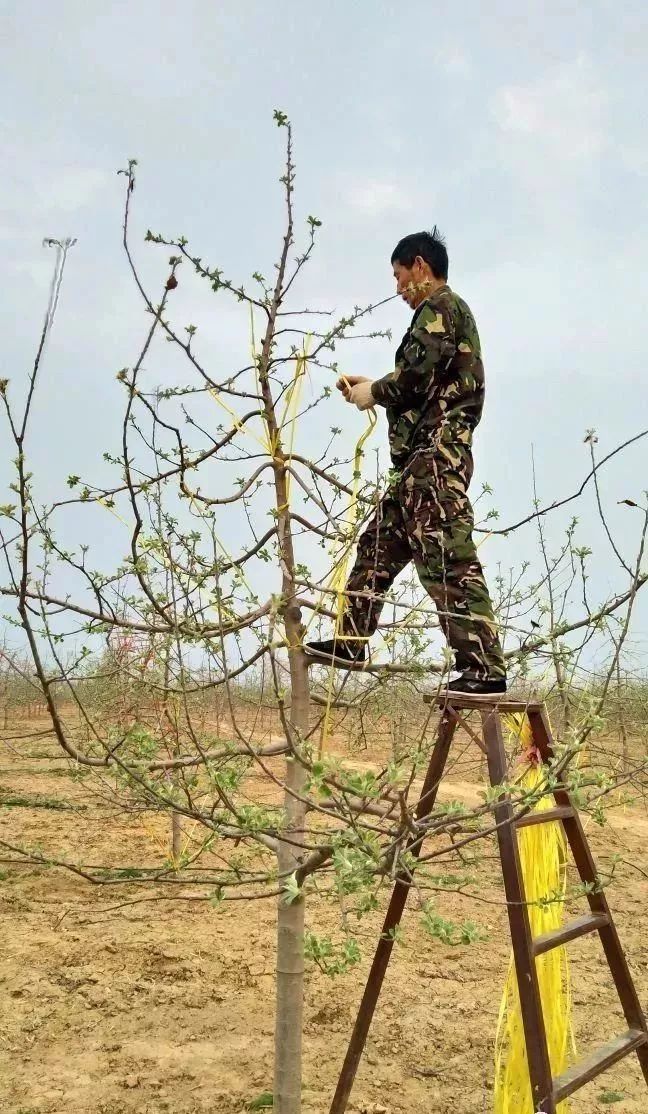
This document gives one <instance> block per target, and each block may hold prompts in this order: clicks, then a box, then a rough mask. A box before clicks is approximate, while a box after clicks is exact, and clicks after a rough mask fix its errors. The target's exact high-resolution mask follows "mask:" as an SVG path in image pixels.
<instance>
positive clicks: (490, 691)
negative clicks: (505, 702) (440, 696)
mask: <svg viewBox="0 0 648 1114" xmlns="http://www.w3.org/2000/svg"><path fill="white" fill-rule="evenodd" d="M445 687H446V689H447V691H448V692H458V693H463V694H464V695H465V696H494V695H497V694H498V693H505V692H506V677H497V678H493V679H492V680H490V681H488V680H486V681H477V680H475V678H474V677H457V680H456V681H451V682H450V684H449V685H446V686H445Z"/></svg>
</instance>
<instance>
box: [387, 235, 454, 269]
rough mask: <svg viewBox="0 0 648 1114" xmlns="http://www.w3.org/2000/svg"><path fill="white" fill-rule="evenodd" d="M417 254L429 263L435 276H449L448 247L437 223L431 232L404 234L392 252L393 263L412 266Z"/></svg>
mask: <svg viewBox="0 0 648 1114" xmlns="http://www.w3.org/2000/svg"><path fill="white" fill-rule="evenodd" d="M417 255H420V256H421V259H424V260H425V262H426V263H427V264H428V265H429V267H430V270H431V271H432V274H433V275H434V277H435V278H438V279H447V277H448V249H447V248H446V246H445V241H444V239H443V236H442V235H441V233H440V232H439V230H438V228H437V226H436V224H435V226H434V228H433V229H432V231H431V232H412V234H411V235H410V236H403V239H402V240H399V241H398V243H397V244H396V247H395V248H394V250H393V252H392V257H391V261H392V263H400V265H401V266H402V267H412V266H413V264H414V260H415V259H416V257H417Z"/></svg>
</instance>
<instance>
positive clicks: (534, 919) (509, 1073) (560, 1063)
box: [494, 715, 575, 1114]
mask: <svg viewBox="0 0 648 1114" xmlns="http://www.w3.org/2000/svg"><path fill="white" fill-rule="evenodd" d="M503 719H504V720H505V721H506V725H507V727H508V728H509V729H510V730H511V732H512V733H514V735H515V737H516V738H518V739H519V740H520V744H521V747H522V750H523V752H524V753H525V755H527V756H528V766H527V768H526V769H525V771H524V773H523V774H522V775H521V777H520V778H519V779H518V781H517V784H518V785H519V786H520V788H521V789H523V790H525V791H526V792H528V793H537V792H538V791H539V790H540V788H541V786H542V785H543V784H544V783H545V773H544V771H543V768H542V765H541V764H540V762H539V761H538V760H537V757H536V752H535V749H534V747H533V739H532V734H531V725H530V723H529V721H528V719H527V717H526V716H524V715H507V716H504V717H503ZM553 805H554V802H553V800H552V798H550V797H549V796H543V797H541V798H540V800H539V801H538V803H537V804H536V806H535V808H534V809H533V811H534V812H542V811H545V810H546V809H549V808H552V807H553ZM518 846H519V854H520V868H521V871H522V880H523V883H524V890H525V894H526V900H527V902H528V913H529V922H530V925H531V933H532V936H533V937H534V938H535V937H536V936H541V935H543V934H544V933H546V932H554V931H556V930H557V929H559V928H560V927H561V925H562V923H563V919H564V908H565V906H564V902H565V893H566V886H567V848H566V842H565V835H564V832H563V829H562V825H561V824H559V823H556V822H553V823H546V824H533V825H530V826H529V827H525V828H520V829H519V833H518ZM536 970H537V973H538V983H539V987H540V1003H541V1007H542V1013H543V1016H544V1022H545V1030H546V1035H547V1045H548V1049H549V1062H550V1064H551V1069H552V1074H553V1076H554V1078H555V1077H556V1076H557V1075H561V1074H562V1072H563V1071H564V1070H565V1069H566V1067H567V1064H568V1059H569V1058H570V1053H572V1054H575V1049H574V1039H573V1034H572V1025H571V990H570V980H569V960H568V957H567V951H566V949H565V948H564V947H561V948H554V949H553V950H552V951H549V952H546V953H545V954H544V955H541V956H538V958H537V960H536ZM568 1110H569V1106H568V1103H567V1102H562V1103H560V1105H559V1106H558V1110H557V1114H568ZM494 1112H495V1114H536V1110H535V1106H534V1103H533V1099H532V1095H531V1087H530V1082H529V1068H528V1064H527V1055H526V1042H525V1038H524V1029H523V1026H522V1014H521V1010H520V999H519V995H518V988H517V978H516V974H515V966H514V964H513V957H512V956H511V959H510V961H509V968H508V975H507V979H506V984H505V987H504V993H503V995H502V1002H501V1005H500V1012H499V1019H498V1025H497V1036H496V1040H495V1092H494Z"/></svg>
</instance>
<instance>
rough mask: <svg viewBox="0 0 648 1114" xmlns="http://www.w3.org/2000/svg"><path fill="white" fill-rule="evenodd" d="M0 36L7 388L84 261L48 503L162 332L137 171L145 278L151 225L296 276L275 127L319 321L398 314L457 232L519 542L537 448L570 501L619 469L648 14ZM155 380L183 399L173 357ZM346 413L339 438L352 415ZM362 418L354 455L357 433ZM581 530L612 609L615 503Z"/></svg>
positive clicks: (548, 0) (153, 11)
mask: <svg viewBox="0 0 648 1114" xmlns="http://www.w3.org/2000/svg"><path fill="white" fill-rule="evenodd" d="M0 12H1V13H2V16H1V19H2V36H1V37H2V57H1V67H0V75H1V76H0V83H1V86H2V93H3V95H2V103H3V113H2V120H1V121H0V129H1V131H2V139H3V151H4V156H5V157H4V160H3V175H2V179H1V180H0V243H1V245H2V259H3V272H4V274H3V297H2V300H1V304H0V326H1V328H2V337H3V354H2V365H3V370H2V375H3V376H4V375H7V376H8V377H9V378H10V379H11V380H12V387H13V388H14V389H16V390H18V385H19V384H20V383H21V382H22V383H24V382H25V379H26V376H27V373H28V370H29V367H30V361H31V358H32V356H33V352H34V349H35V344H36V340H37V334H38V331H39V328H40V324H41V321H42V315H43V310H44V304H45V300H46V295H47V290H48V286H49V281H50V275H51V265H52V258H51V254H50V253H47V252H46V251H45V250H44V249H43V248H42V246H41V241H42V239H43V237H44V236H56V237H61V236H66V235H69V236H74V237H77V238H78V244H77V246H76V247H75V248H74V250H73V252H72V253H71V255H70V259H69V264H68V271H67V278H66V283H65V288H64V291H63V296H62V301H61V305H60V308H59V311H58V315H57V320H56V325H55V330H54V333H53V336H52V338H51V343H50V348H49V353H48V358H47V364H46V370H45V375H44V378H43V382H42V384H41V389H40V393H39V396H38V403H37V414H36V420H35V424H34V430H33V435H32V439H31V444H30V446H29V449H30V453H31V454H32V461H33V467H34V471H35V473H36V477H37V484H38V490H39V493H40V496H41V498H42V500H43V501H47V500H49V499H52V498H54V497H56V496H57V495H58V494H59V493H60V491H61V488H62V487H63V486H64V481H65V477H66V476H67V475H68V473H70V472H81V473H83V474H84V475H86V474H87V475H92V474H94V475H97V474H98V471H99V469H98V466H97V465H96V464H95V462H96V459H97V454H98V449H99V448H101V449H103V448H105V447H110V444H111V441H112V443H113V444H114V443H116V439H117V436H118V427H117V422H118V419H119V415H120V413H121V402H122V396H121V394H120V391H119V389H118V385H117V383H116V382H115V373H116V371H117V369H119V368H120V367H123V366H124V365H127V364H129V363H131V362H132V361H133V360H134V358H135V356H136V354H137V350H138V344H140V343H141V339H142V336H143V332H144V329H145V328H146V324H147V322H146V318H145V316H144V315H143V314H142V311H141V306H140V304H139V302H138V297H137V294H136V291H135V290H134V287H133V283H132V280H131V278H130V275H129V274H128V271H127V268H126V265H125V260H124V258H123V255H122V252H121V248H120V222H121V213H122V200H123V179H120V178H117V177H116V175H115V171H116V170H117V169H118V168H119V167H121V166H123V165H124V164H125V162H126V160H127V159H128V157H136V158H138V160H139V164H140V165H139V168H138V171H139V172H138V187H137V190H136V194H135V202H136V210H135V228H136V234H137V241H136V243H137V249H138V252H139V255H140V258H141V259H142V266H143V269H144V273H145V274H146V275H150V276H151V277H153V276H155V277H156V278H157V279H158V280H159V277H160V274H161V271H160V267H161V260H160V258H159V257H158V256H155V254H154V253H152V252H151V251H150V250H147V249H146V248H145V245H144V244H141V243H140V242H139V241H140V238H141V235H140V234H142V233H143V232H144V231H145V229H146V228H147V227H151V228H153V229H154V230H156V231H162V232H165V233H168V234H170V235H173V234H183V235H185V236H187V237H188V238H189V239H190V241H191V244H192V246H194V247H195V249H196V251H197V253H198V254H200V255H203V256H204V257H205V259H208V260H209V261H210V263H211V264H212V265H219V266H222V267H223V268H224V269H225V271H226V273H227V274H229V275H230V276H231V277H232V278H233V279H235V280H236V281H241V280H242V279H243V280H245V279H247V278H248V276H249V275H250V273H251V272H252V271H254V270H255V269H259V270H261V271H262V272H263V273H264V274H268V273H271V268H272V263H273V260H274V259H275V258H276V255H277V249H278V244H279V237H280V234H281V215H282V212H281V195H280V190H279V187H278V184H277V178H278V175H279V174H280V173H281V146H280V139H281V137H280V136H279V135H278V133H277V130H276V128H275V127H274V126H273V124H272V110H273V108H275V107H280V108H282V109H283V110H284V111H286V112H287V113H288V114H289V115H290V117H291V119H292V121H293V124H294V129H295V144H296V161H297V165H298V176H297V190H298V194H297V204H298V215H299V217H300V219H301V220H303V218H304V217H305V216H306V215H307V214H308V213H314V214H316V215H317V216H318V217H319V218H320V219H321V220H322V221H323V228H322V230H321V237H320V247H319V251H318V254H317V257H316V260H315V262H314V263H313V264H312V266H311V267H310V270H309V273H308V276H307V279H306V286H305V297H304V300H305V301H307V302H309V304H312V305H321V306H327V307H335V308H337V310H338V311H339V312H342V311H345V310H346V309H348V308H349V307H350V306H353V305H354V304H356V303H358V304H364V303H366V302H369V301H377V300H379V299H380V298H382V297H385V296H386V295H388V294H389V293H390V292H391V289H392V282H391V275H390V267H389V256H390V253H391V250H392V248H393V246H394V244H395V242H396V240H397V239H398V238H399V237H400V236H401V235H403V234H405V233H407V232H410V231H414V230H417V229H419V228H421V227H429V226H431V225H432V224H434V223H436V224H437V225H438V226H439V227H440V228H441V230H442V231H443V232H444V233H445V235H446V237H447V241H448V247H449V251H450V260H451V273H450V281H451V284H452V285H453V286H454V287H455V288H456V289H457V290H458V291H459V292H460V293H461V294H462V295H463V296H464V297H465V298H466V299H467V300H468V302H469V303H470V304H471V306H472V308H473V310H474V312H475V315H476V318H477V321H478V325H479V328H480V332H481V336H482V341H483V346H484V353H485V363H486V371H487V382H488V395H487V406H486V411H485V415H484V419H483V422H482V425H481V427H480V430H479V433H478V435H477V440H476V456H477V473H476V477H477V478H476V481H475V486H476V487H477V486H478V484H479V482H480V481H488V482H489V483H491V484H492V486H493V487H494V489H495V503H496V505H497V506H498V507H499V509H500V511H501V515H502V523H504V522H510V521H511V520H514V519H515V518H517V517H519V516H521V515H522V514H523V513H525V512H526V511H528V509H529V505H530V501H531V488H530V483H531V444H532V443H533V445H534V451H535V459H536V466H537V472H538V483H539V492H540V496H541V498H543V499H545V500H550V499H553V498H556V497H558V496H560V495H564V494H568V493H569V492H570V491H571V490H572V489H573V488H574V487H575V486H577V484H578V482H580V480H581V478H582V477H583V476H584V474H585V472H586V471H587V467H588V456H587V451H586V446H585V445H583V443H582V442H583V436H584V433H585V430H586V429H587V428H589V427H595V428H596V429H597V431H598V433H599V438H600V442H599V446H598V447H599V449H600V451H601V452H605V451H607V450H609V449H611V448H612V447H614V445H615V444H616V443H617V442H618V441H620V440H622V439H623V438H625V437H629V436H631V435H632V434H634V433H636V432H638V431H639V430H640V429H641V428H642V427H643V425H644V424H645V425H648V422H647V421H646V413H647V411H648V408H647V407H646V388H645V376H646V370H645V363H646V354H645V353H646V341H645V318H646V312H645V305H646V296H647V294H648V277H647V274H648V272H647V268H646V262H645V260H646V257H647V255H648V189H647V186H648V138H647V134H646V125H645V104H646V95H647V92H648V90H647V88H646V86H647V80H646V73H647V72H648V66H647V64H646V63H647V60H648V6H647V5H645V4H644V3H641V2H628V3H625V4H623V5H621V6H619V5H618V4H613V3H611V2H607V0H606V2H602V0H598V2H597V0H594V2H593V3H587V4H586V3H567V2H562V3H557V2H554V0H545V2H542V3H540V2H535V0H530V2H527V3H525V4H523V5H520V4H518V3H514V2H512V0H500V2H497V3H491V4H487V5H484V4H482V3H479V2H476V0H468V2H464V3H462V4H461V5H457V4H449V3H441V4H440V5H436V6H434V7H431V6H430V4H429V3H427V2H424V0H410V2H409V3H408V4H406V5H397V4H395V3H394V4H391V3H385V2H372V3H369V2H368V0H360V2H355V3H349V2H348V0H347V2H344V0H333V2H329V3H328V4H325V5H317V6H315V5H307V4H306V5H304V4H297V3H295V2H288V0H280V2H278V3H273V4H267V3H261V2H259V0H248V2H241V0H238V2H236V3H234V2H232V0H220V2H219V3H218V4H214V3H212V2H210V0H185V2H184V3H183V4H177V3H170V2H169V0H156V2H155V3H153V2H150V0H139V2H138V3H136V4H133V3H132V2H121V0H120V2H116V0H112V2H109V3H107V4H106V3H102V4H99V3H97V2H96V0H83V2H81V0H59V3H57V4H52V5H46V4H43V3H41V2H36V0H22V3H20V4H16V3H14V2H7V0H5V2H3V3H0ZM181 294H184V291H182V292H181V291H179V292H178V296H179V300H178V301H177V302H176V303H175V305H176V306H177V307H178V308H181V309H182V312H183V313H185V312H186V314H187V317H188V319H192V320H193V319H194V318H198V319H197V320H196V324H198V325H200V327H201V330H202V335H203V337H204V338H205V340H206V342H207V343H208V344H209V345H211V348H210V350H209V358H210V360H212V362H213V363H212V366H213V367H214V369H220V370H222V369H224V368H227V367H229V366H231V367H238V366H239V365H240V364H241V362H243V361H244V359H245V349H244V348H242V347H241V346H242V345H245V343H246V341H245V339H244V331H241V329H240V327H239V324H238V318H236V320H235V316H234V311H233V310H230V309H228V307H227V306H226V305H225V304H224V303H219V306H218V312H217V313H216V311H215V309H214V308H213V306H212V303H211V302H209V301H208V300H207V299H205V298H204V297H203V296H202V295H200V296H198V297H197V300H196V301H193V302H191V301H190V302H185V303H183V302H182V301H181V300H180V297H181ZM184 296H185V297H187V298H188V296H189V295H188V293H187V294H186V295H184ZM201 314H202V316H201ZM406 324H407V310H406V308H405V307H403V306H402V305H399V304H398V303H397V302H393V303H390V304H389V305H388V306H387V307H386V309H385V310H384V311H382V312H381V314H380V315H379V317H378V319H377V320H376V322H375V327H382V328H386V327H391V328H392V329H393V330H394V335H395V337H396V338H398V337H399V336H400V334H401V333H402V332H403V330H404V328H405V326H406ZM392 348H393V346H390V345H388V344H387V343H386V342H385V343H382V344H379V345H378V346H376V345H373V346H370V345H368V344H363V343H360V342H358V344H357V346H356V347H353V348H349V349H348V350H347V351H346V352H345V353H344V355H343V356H341V359H344V361H345V366H347V367H348V370H349V371H363V372H364V373H365V374H370V375H374V374H375V375H380V374H384V372H385V371H386V370H388V369H389V364H390V359H391V352H392ZM157 358H158V360H159V365H160V366H159V369H158V367H156V369H155V374H157V375H158V379H159V380H162V379H164V378H165V377H166V375H167V370H168V369H167V368H166V366H165V361H168V360H169V359H170V355H169V354H168V352H165V351H164V350H159V351H158V354H157ZM158 370H159V374H158ZM153 377H154V378H155V375H154V376H153ZM180 378H181V379H184V378H186V376H184V375H182V374H180ZM328 405H329V410H328V411H327V420H328V419H329V418H330V424H342V422H341V421H340V414H339V411H340V409H341V407H342V403H341V402H338V401H337V400H332V401H331V402H330V403H329V404H328ZM342 420H343V421H344V426H345V430H346V431H347V433H346V436H347V444H348V445H351V444H352V443H353V442H354V440H355V437H356V436H357V434H358V432H359V428H360V426H359V424H358V423H359V421H360V419H359V418H358V421H356V420H354V416H353V415H349V414H346V413H345V414H344V415H343V419H342ZM3 436H4V434H3ZM381 436H382V437H383V440H384V438H385V432H384V428H383V431H382V434H381ZM5 455H6V454H5ZM647 460H648V441H644V442H640V443H639V444H638V446H636V447H635V448H633V449H632V450H631V451H629V452H628V453H627V454H625V455H624V457H623V458H622V459H621V460H620V461H618V462H617V463H616V464H615V465H614V466H612V467H611V468H610V469H609V470H607V471H606V472H605V474H604V476H603V477H602V488H603V491H604V494H605V496H606V498H607V500H608V502H609V503H610V505H611V506H612V523H613V525H614V527H615V529H616V530H617V532H618V533H619V536H620V538H621V544H623V539H624V536H626V535H627V537H628V539H629V537H630V535H629V524H630V519H629V517H628V511H627V508H618V507H616V501H617V499H622V498H624V497H628V496H629V497H634V498H638V497H640V494H641V491H642V489H643V488H645V487H647V486H648V484H647V483H646V463H647ZM95 469H96V470H95ZM4 475H6V472H0V478H1V477H2V476H4ZM0 501H5V497H4V495H2V496H1V497H0ZM576 513H578V514H579V515H580V517H581V520H582V526H581V531H580V535H581V540H582V542H583V544H590V545H592V546H593V547H594V548H595V549H596V552H597V554H598V555H599V556H598V560H597V566H596V573H595V577H594V583H595V586H596V589H597V591H598V593H599V594H605V593H606V592H607V591H608V590H609V591H613V590H615V589H616V588H617V587H624V584H623V582H622V581H620V578H619V575H618V573H617V571H616V570H615V567H614V565H613V563H612V562H611V561H610V560H609V553H608V550H606V548H605V545H604V543H603V541H602V538H601V531H600V529H599V527H598V526H597V524H596V521H595V516H594V514H593V510H592V501H591V499H590V500H589V501H588V502H587V504H586V505H583V506H582V507H579V508H578V509H577V511H576ZM567 517H568V516H567V515H564V516H563V518H562V519H557V520H556V523H555V526H554V527H552V529H553V531H554V536H555V537H558V535H559V530H560V528H561V526H562V525H563V524H564V523H565V522H566V521H567ZM636 524H637V520H636V519H634V518H633V519H632V521H631V526H632V530H634V529H635V528H636ZM488 545H490V543H488ZM534 545H535V542H534V539H533V535H528V536H527V539H526V540H525V541H522V540H521V541H520V547H521V548H520V550H519V551H518V550H516V549H515V547H513V549H512V548H511V545H510V544H509V546H508V548H507V549H506V550H505V551H502V552H500V551H499V550H497V549H496V548H493V547H491V548H488V547H486V548H485V549H484V555H485V558H486V561H487V562H491V564H492V562H494V561H495V559H496V556H501V558H502V560H504V561H505V562H509V563H512V562H513V561H514V560H519V559H521V557H522V556H524V555H525V553H527V554H528V553H529V550H531V553H530V555H531V556H533V548H534ZM628 546H629V549H628V552H630V550H631V545H630V541H629V540H628ZM523 551H524V552H523ZM646 613H647V612H646V608H645V607H644V608H643V628H644V629H645V627H646Z"/></svg>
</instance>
